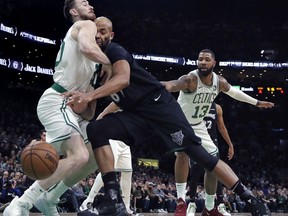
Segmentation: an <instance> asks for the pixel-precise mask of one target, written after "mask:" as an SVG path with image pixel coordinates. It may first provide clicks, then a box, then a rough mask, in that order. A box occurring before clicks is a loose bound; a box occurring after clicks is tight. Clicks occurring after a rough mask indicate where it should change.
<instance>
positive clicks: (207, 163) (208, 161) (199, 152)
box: [185, 145, 219, 172]
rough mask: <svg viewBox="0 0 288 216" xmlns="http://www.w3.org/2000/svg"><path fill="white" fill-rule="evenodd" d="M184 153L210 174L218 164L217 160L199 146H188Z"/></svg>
mask: <svg viewBox="0 0 288 216" xmlns="http://www.w3.org/2000/svg"><path fill="white" fill-rule="evenodd" d="M185 153H186V154H187V155H188V156H189V157H190V158H191V159H192V160H193V161H195V162H196V163H197V164H200V165H201V166H202V167H203V168H205V169H206V170H208V171H209V172H211V171H212V170H213V169H214V168H215V167H216V165H217V163H218V160H219V159H218V158H217V157H215V156H212V155H210V154H209V153H208V152H207V151H206V150H205V149H204V148H203V146H201V145H189V146H188V147H187V148H186V149H185Z"/></svg>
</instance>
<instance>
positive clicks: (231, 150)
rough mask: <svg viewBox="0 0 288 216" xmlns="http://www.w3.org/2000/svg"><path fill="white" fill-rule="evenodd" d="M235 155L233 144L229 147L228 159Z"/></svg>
mask: <svg viewBox="0 0 288 216" xmlns="http://www.w3.org/2000/svg"><path fill="white" fill-rule="evenodd" d="M233 156H234V147H233V145H231V146H229V149H228V156H227V157H228V160H231V159H232V158H233Z"/></svg>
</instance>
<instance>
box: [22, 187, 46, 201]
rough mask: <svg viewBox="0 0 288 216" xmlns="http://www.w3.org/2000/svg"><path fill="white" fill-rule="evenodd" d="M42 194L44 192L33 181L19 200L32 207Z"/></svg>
mask: <svg viewBox="0 0 288 216" xmlns="http://www.w3.org/2000/svg"><path fill="white" fill-rule="evenodd" d="M44 192H45V190H44V189H43V188H42V187H41V186H40V185H39V183H38V181H35V182H34V183H33V184H32V185H31V186H30V187H29V188H28V189H27V190H25V192H24V194H23V195H22V196H21V197H20V198H19V200H21V201H23V202H28V203H29V204H31V205H33V204H34V202H35V201H36V200H37V199H38V197H39V196H40V195H41V194H42V193H44Z"/></svg>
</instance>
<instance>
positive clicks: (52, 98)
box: [4, 0, 110, 216]
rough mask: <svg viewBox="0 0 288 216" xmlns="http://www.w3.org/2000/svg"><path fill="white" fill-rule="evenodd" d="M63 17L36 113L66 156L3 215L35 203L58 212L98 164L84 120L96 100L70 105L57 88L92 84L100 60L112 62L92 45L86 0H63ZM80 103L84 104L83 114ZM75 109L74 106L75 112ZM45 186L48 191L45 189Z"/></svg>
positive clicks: (19, 213) (50, 214) (21, 212)
mask: <svg viewBox="0 0 288 216" xmlns="http://www.w3.org/2000/svg"><path fill="white" fill-rule="evenodd" d="M64 16H65V17H66V18H67V19H68V20H69V21H71V22H72V23H73V25H72V26H71V27H70V29H69V30H68V32H67V34H66V36H65V38H64V41H63V43H62V44H61V47H60V50H59V52H58V54H57V58H56V63H55V73H54V75H53V80H54V84H53V85H52V86H51V87H50V88H48V89H47V90H46V91H45V92H44V93H43V95H42V97H41V98H40V100H39V102H38V105H37V114H38V117H39V120H40V122H41V123H42V125H43V126H44V127H45V130H46V131H47V137H46V140H47V142H49V143H51V144H52V145H54V147H55V148H56V149H57V150H58V152H59V154H61V155H62V154H63V155H65V158H64V159H61V160H60V161H59V164H58V167H57V170H56V171H55V173H53V174H52V175H51V176H50V177H49V178H47V179H45V180H38V181H35V182H34V183H33V185H31V187H29V188H28V189H27V190H26V191H25V193H24V194H23V195H22V196H21V197H20V198H18V197H15V198H14V199H13V201H12V202H11V204H10V205H9V206H8V207H7V208H6V209H5V211H4V216H28V215H29V209H31V207H32V205H33V204H34V205H35V206H36V207H37V208H38V209H39V210H40V211H41V212H42V213H43V214H44V215H45V216H57V215H59V214H58V212H57V209H56V203H57V200H58V198H59V197H60V196H61V195H62V194H63V193H64V192H65V191H66V190H67V189H68V188H69V187H72V186H73V185H74V184H75V183H77V182H78V181H80V180H81V179H83V178H84V177H86V176H87V175H88V174H90V173H92V172H94V171H95V170H96V169H97V165H96V161H95V159H94V157H93V154H92V149H91V144H90V143H87V142H88V139H87V135H86V126H87V124H88V121H87V120H85V119H88V120H89V119H91V118H92V117H93V115H91V114H94V112H93V113H92V112H91V111H95V103H94V104H93V103H91V105H88V109H86V107H87V106H86V105H85V104H84V106H83V104H82V105H81V104H78V103H74V104H71V105H70V106H71V107H70V106H67V105H66V100H67V99H65V98H63V97H62V96H61V93H63V92H65V91H72V90H78V91H83V92H85V91H88V90H89V89H93V88H92V86H91V85H90V80H91V79H92V77H93V74H94V71H95V69H96V68H97V67H98V63H101V64H110V61H109V59H108V58H107V56H106V55H105V54H104V53H103V52H102V51H101V49H100V48H99V46H98V45H97V44H96V41H95V36H96V33H97V28H96V27H95V23H94V22H93V21H94V20H95V18H96V16H95V13H94V10H93V7H92V6H91V5H89V2H88V1H86V0H65V3H64ZM92 105H93V106H92ZM90 106H91V107H90ZM79 107H83V109H82V111H81V113H80V110H81V109H80V108H79ZM78 108H79V109H78ZM89 108H91V109H89ZM74 109H75V110H74ZM73 110H74V111H76V110H78V114H77V113H75V112H73ZM84 110H85V111H84ZM84 118H85V119H84ZM86 143H87V145H85V144H86ZM90 156H91V157H90ZM53 185H54V186H53ZM51 186H53V188H50V187H51ZM49 188H50V189H49ZM47 189H49V193H48V192H45V191H46V190H47ZM44 192H45V193H44ZM36 201H37V202H36Z"/></svg>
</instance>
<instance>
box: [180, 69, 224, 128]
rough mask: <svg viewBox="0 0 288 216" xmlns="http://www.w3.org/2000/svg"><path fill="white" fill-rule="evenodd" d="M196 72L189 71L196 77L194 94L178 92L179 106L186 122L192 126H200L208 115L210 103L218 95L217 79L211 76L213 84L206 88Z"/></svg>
mask: <svg viewBox="0 0 288 216" xmlns="http://www.w3.org/2000/svg"><path fill="white" fill-rule="evenodd" d="M197 71H198V70H194V71H191V72H190V73H189V74H193V75H194V76H196V77H197V88H196V90H195V91H194V92H184V91H180V94H179V97H178V103H179V104H180V106H181V108H182V110H183V112H184V114H185V116H186V118H187V120H188V122H189V123H190V124H191V125H192V126H193V125H197V124H200V123H201V122H202V121H203V118H204V117H205V116H206V115H207V114H208V113H209V110H210V107H211V105H212V102H213V101H214V99H215V98H216V96H217V95H218V94H219V78H218V76H217V75H216V74H215V73H214V72H212V74H213V84H212V85H211V86H207V85H205V84H204V83H202V81H201V79H200V77H199V75H198V73H197Z"/></svg>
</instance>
